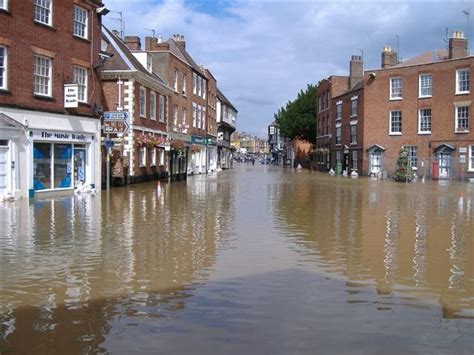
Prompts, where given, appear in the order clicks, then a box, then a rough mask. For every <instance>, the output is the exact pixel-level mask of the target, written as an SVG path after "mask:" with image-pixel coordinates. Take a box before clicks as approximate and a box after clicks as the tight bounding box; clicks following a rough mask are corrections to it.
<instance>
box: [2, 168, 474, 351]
mask: <svg viewBox="0 0 474 355" xmlns="http://www.w3.org/2000/svg"><path fill="white" fill-rule="evenodd" d="M473 216H474V183H466V182H465V183H460V182H449V183H447V182H442V181H441V182H431V181H430V182H426V183H422V182H421V181H419V182H416V183H414V184H397V183H393V182H391V181H373V180H370V179H365V178H360V179H350V178H349V179H348V178H342V177H340V178H338V177H330V176H328V175H322V174H319V173H312V172H309V171H293V170H291V169H287V168H282V167H273V166H261V165H255V166H252V165H246V164H236V165H235V167H234V169H233V170H230V171H224V172H220V173H216V174H213V175H209V176H194V177H190V178H189V179H188V181H187V182H183V183H174V184H165V183H162V184H161V185H160V187H159V188H158V187H157V183H156V182H153V183H143V184H138V185H134V186H129V187H123V188H115V189H113V190H112V191H111V192H110V193H109V194H108V193H107V192H102V193H101V194H98V195H96V196H87V195H86V196H70V197H58V198H48V199H39V198H37V199H34V200H32V201H30V202H28V201H17V202H15V203H4V204H0V262H1V263H0V265H1V274H0V275H1V278H0V281H1V284H0V353H1V354H4V353H5V354H9V353H11V354H89V353H99V354H101V353H114V354H134V353H149V354H382V353H383V354H420V353H423V354H470V355H472V354H474V224H473V222H474V217H473Z"/></svg>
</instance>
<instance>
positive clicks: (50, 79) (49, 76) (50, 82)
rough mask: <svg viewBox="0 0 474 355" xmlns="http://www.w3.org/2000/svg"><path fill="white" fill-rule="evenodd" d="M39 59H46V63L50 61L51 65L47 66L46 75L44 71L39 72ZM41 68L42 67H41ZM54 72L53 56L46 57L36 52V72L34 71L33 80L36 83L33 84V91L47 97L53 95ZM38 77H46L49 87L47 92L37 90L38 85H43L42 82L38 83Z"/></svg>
mask: <svg viewBox="0 0 474 355" xmlns="http://www.w3.org/2000/svg"><path fill="white" fill-rule="evenodd" d="M38 60H40V61H41V60H44V61H45V62H46V63H49V66H48V68H47V71H48V73H47V74H46V75H45V74H44V73H40V72H38V69H39V68H38V64H39V63H38ZM40 70H41V68H40ZM52 72H53V60H52V59H51V58H48V57H45V56H42V55H37V54H35V55H34V72H33V82H34V85H33V93H34V94H35V95H39V96H47V97H51V96H52V94H51V93H52V86H53V75H52ZM37 79H46V84H45V85H46V87H47V92H46V93H44V92H38V91H36V85H37V84H38V85H42V84H39V83H37Z"/></svg>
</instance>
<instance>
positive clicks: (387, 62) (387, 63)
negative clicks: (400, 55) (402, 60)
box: [382, 46, 398, 69]
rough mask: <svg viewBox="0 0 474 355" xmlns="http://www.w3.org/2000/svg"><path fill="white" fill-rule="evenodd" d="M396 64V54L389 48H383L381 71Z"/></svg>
mask: <svg viewBox="0 0 474 355" xmlns="http://www.w3.org/2000/svg"><path fill="white" fill-rule="evenodd" d="M397 63H398V61H397V52H395V51H393V50H392V48H391V47H390V46H385V47H383V51H382V69H385V68H390V67H393V66H394V65H396V64H397Z"/></svg>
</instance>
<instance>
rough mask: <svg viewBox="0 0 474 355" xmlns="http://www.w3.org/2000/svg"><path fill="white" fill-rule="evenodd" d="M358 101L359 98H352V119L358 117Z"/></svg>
mask: <svg viewBox="0 0 474 355" xmlns="http://www.w3.org/2000/svg"><path fill="white" fill-rule="evenodd" d="M358 101H359V98H358V97H357V96H356V97H353V98H351V117H357V106H358V105H359V103H358Z"/></svg>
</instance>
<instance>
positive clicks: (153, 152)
mask: <svg viewBox="0 0 474 355" xmlns="http://www.w3.org/2000/svg"><path fill="white" fill-rule="evenodd" d="M150 166H156V148H153V149H151V150H150Z"/></svg>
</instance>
